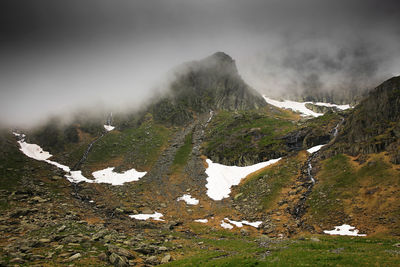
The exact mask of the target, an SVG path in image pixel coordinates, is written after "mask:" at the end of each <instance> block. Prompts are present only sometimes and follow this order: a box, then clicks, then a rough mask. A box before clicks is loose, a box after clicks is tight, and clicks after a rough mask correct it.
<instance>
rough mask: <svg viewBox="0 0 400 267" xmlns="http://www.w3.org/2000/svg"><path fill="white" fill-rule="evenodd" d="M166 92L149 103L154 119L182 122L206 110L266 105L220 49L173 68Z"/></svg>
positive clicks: (245, 108)
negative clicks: (172, 75) (152, 102)
mask: <svg viewBox="0 0 400 267" xmlns="http://www.w3.org/2000/svg"><path fill="white" fill-rule="evenodd" d="M175 75H176V79H175V80H174V81H173V82H172V83H171V85H170V88H169V89H170V90H169V92H168V94H167V95H166V96H163V98H162V99H161V100H159V101H158V102H156V104H154V105H152V107H151V111H152V112H153V115H154V118H155V119H156V120H157V121H164V122H165V121H170V122H171V123H174V124H183V123H185V122H188V121H190V120H192V119H193V117H194V116H195V114H199V113H205V112H207V113H208V112H209V111H210V110H249V109H258V108H262V107H264V106H266V103H265V101H264V100H263V98H262V96H261V95H260V94H259V93H258V92H257V91H255V90H253V89H252V88H250V87H249V86H248V85H247V84H246V83H245V82H244V81H243V79H242V78H241V77H240V76H239V74H238V71H237V68H236V64H235V61H234V60H233V59H232V58H231V57H230V56H229V55H227V54H225V53H223V52H217V53H215V54H213V55H211V56H209V57H207V58H205V59H202V60H199V61H193V62H188V63H186V64H184V65H182V66H180V67H179V68H178V69H177V70H176V73H175Z"/></svg>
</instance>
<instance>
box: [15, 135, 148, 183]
mask: <svg viewBox="0 0 400 267" xmlns="http://www.w3.org/2000/svg"><path fill="white" fill-rule="evenodd" d="M13 134H14V135H15V136H17V137H18V138H20V140H19V141H18V144H19V145H20V150H21V151H22V153H24V154H25V155H26V156H27V157H29V158H32V159H35V160H39V161H44V162H47V163H48V164H51V165H54V166H56V167H57V168H60V169H62V170H63V171H64V172H66V174H65V177H66V178H67V180H68V181H70V182H71V183H80V182H86V183H107V184H111V185H122V184H124V183H127V182H133V181H138V180H139V179H140V178H142V177H143V176H145V175H146V174H147V172H138V171H136V170H135V169H130V170H127V171H125V172H123V173H117V172H114V167H110V168H106V169H104V170H99V171H95V172H93V173H92V175H93V177H94V178H95V179H94V180H90V179H88V178H86V177H85V176H83V175H82V171H79V170H77V171H71V169H70V168H69V167H68V166H65V165H62V164H60V163H58V162H55V161H51V160H49V158H50V157H52V155H51V154H50V153H49V152H47V151H44V150H43V149H42V148H41V147H40V146H38V145H36V144H29V143H27V142H25V135H24V134H18V133H13Z"/></svg>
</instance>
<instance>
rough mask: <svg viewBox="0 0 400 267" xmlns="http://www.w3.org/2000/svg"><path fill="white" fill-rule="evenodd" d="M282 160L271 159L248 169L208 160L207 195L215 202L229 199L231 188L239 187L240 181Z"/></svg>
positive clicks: (247, 167)
mask: <svg viewBox="0 0 400 267" xmlns="http://www.w3.org/2000/svg"><path fill="white" fill-rule="evenodd" d="M280 159H281V158H278V159H271V160H269V161H265V162H261V163H258V164H254V165H251V166H246V167H238V166H226V165H222V164H219V163H214V162H212V161H211V160H210V159H207V160H206V162H207V164H208V167H207V169H206V174H207V175H208V177H207V184H206V187H207V195H208V196H209V197H210V198H211V199H213V200H221V199H223V198H227V197H229V194H230V193H231V187H232V186H233V185H238V184H239V183H240V181H241V180H242V179H243V178H245V177H246V176H247V175H249V174H250V173H253V172H255V171H257V170H259V169H262V168H265V167H267V166H269V165H271V164H274V163H276V162H278V161H279V160H280Z"/></svg>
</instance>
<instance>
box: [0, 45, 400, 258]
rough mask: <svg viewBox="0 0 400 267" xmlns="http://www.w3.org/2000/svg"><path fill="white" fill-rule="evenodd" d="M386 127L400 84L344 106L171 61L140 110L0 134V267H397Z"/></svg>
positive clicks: (399, 80)
mask: <svg viewBox="0 0 400 267" xmlns="http://www.w3.org/2000/svg"><path fill="white" fill-rule="evenodd" d="M266 99H267V100H268V101H269V102H267V101H266ZM274 103H275V104H274ZM340 104H342V103H340ZM304 109H307V110H308V111H309V112H307V113H304ZM310 111H313V112H310ZM99 117H101V116H99ZM399 127H400V77H394V78H392V79H389V80H388V81H385V82H383V83H382V84H381V85H379V86H378V87H377V88H376V89H374V90H371V91H370V93H369V95H367V96H365V98H364V99H363V100H362V101H360V102H359V103H358V104H357V105H355V106H352V107H350V108H349V107H348V106H344V105H336V104H335V103H314V102H307V103H302V102H294V101H277V100H276V101H275V100H273V101H271V99H269V98H267V97H266V98H264V97H263V96H262V95H260V94H259V93H258V92H257V91H255V90H253V89H252V88H251V87H250V86H248V85H247V84H246V83H245V81H244V80H243V79H242V78H241V77H240V75H239V73H238V70H237V67H236V64H235V61H234V60H233V59H232V58H231V57H230V56H229V55H227V54H225V53H223V52H217V53H215V54H213V55H211V56H209V57H207V58H205V59H201V60H198V61H192V62H188V63H185V64H183V65H181V66H179V67H178V68H176V69H175V70H174V79H173V81H172V82H171V83H170V84H169V85H168V88H166V90H165V93H164V94H162V95H158V96H157V97H154V99H153V101H152V102H151V103H149V104H148V105H146V106H144V107H143V108H142V109H141V110H139V111H136V112H131V113H120V114H118V113H114V114H113V115H112V116H111V115H109V116H108V119H107V120H106V121H103V120H102V119H99V118H96V117H91V116H90V115H80V116H77V117H76V118H75V119H74V120H73V121H72V122H71V123H69V124H62V123H61V122H60V120H58V119H57V118H56V119H53V120H50V121H48V122H47V123H45V124H43V125H38V126H37V127H34V128H30V129H13V130H11V129H2V130H1V132H0V147H1V150H0V208H1V215H0V229H1V233H2V235H1V236H0V265H1V266H154V265H165V266H200V265H205V266H256V265H260V266H304V265H309V266H319V265H327V266H335V265H340V266H368V265H374V266H375V265H387V266H398V264H399V255H400V246H399V242H400V241H399V238H400V224H399V221H400V184H399V181H400V165H399V163H400V156H399V155H400V154H399V151H400V143H399V142H400V141H399V140H400V139H399V137H400V130H399V129H400V128H399Z"/></svg>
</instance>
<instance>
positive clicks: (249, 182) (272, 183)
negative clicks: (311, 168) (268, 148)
mask: <svg viewBox="0 0 400 267" xmlns="http://www.w3.org/2000/svg"><path fill="white" fill-rule="evenodd" d="M283 161H285V162H284V163H282V162H281V163H280V164H279V165H277V166H276V167H274V168H267V169H265V170H263V171H262V172H260V173H257V174H255V175H253V176H251V177H249V178H248V179H246V180H245V181H244V183H243V184H242V185H240V187H239V193H242V195H241V196H240V198H239V200H240V199H243V198H247V196H248V195H251V194H254V193H255V192H261V191H262V190H263V186H268V189H267V190H268V191H266V193H264V194H262V193H260V194H259V195H257V201H258V205H261V206H262V207H263V209H264V210H265V209H268V208H271V207H272V206H273V205H274V204H275V203H276V199H277V197H278V196H279V193H280V192H281V190H282V188H284V187H286V186H288V184H289V183H290V181H291V178H293V176H295V175H297V173H298V170H299V169H300V168H301V164H302V161H301V159H300V158H299V157H291V158H288V159H283ZM260 189H261V190H260Z"/></svg>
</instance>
